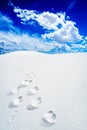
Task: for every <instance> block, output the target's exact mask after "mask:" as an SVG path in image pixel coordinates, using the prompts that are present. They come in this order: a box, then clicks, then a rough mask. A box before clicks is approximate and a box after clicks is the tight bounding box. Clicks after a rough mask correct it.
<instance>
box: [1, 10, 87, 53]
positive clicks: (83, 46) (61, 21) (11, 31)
mask: <svg viewBox="0 0 87 130" xmlns="http://www.w3.org/2000/svg"><path fill="white" fill-rule="evenodd" d="M15 9H16V10H15V13H18V17H20V16H21V14H20V13H19V12H20V9H19V8H15ZM21 12H22V10H21ZM26 12H27V10H26V11H24V13H25V21H26ZM27 14H28V17H27V20H28V21H29V20H30V19H33V20H36V21H37V22H38V23H39V24H40V26H42V27H43V28H46V29H47V30H49V32H48V33H44V34H43V35H42V38H40V37H37V36H31V34H30V35H29V33H27V32H20V31H18V28H17V27H16V26H14V22H13V21H12V20H11V19H10V18H9V17H7V16H4V15H2V14H0V15H1V17H0V22H2V23H4V24H2V26H3V27H2V29H1V26H0V54H3V53H7V52H12V51H20V50H27V51H38V52H45V53H50V54H52V53H54V54H55V53H66V52H78V51H79V52H83V51H86V52H87V37H85V38H84V39H83V38H82V36H80V34H79V33H78V32H79V31H78V28H76V27H75V22H72V21H70V20H67V19H66V18H65V13H57V14H54V13H50V12H43V13H41V14H39V13H37V12H35V11H33V10H31V11H28V12H27ZM52 18H53V19H52ZM20 19H21V20H22V17H20ZM43 20H44V21H45V22H44V21H43ZM22 22H24V21H23V20H22ZM46 23H47V24H46ZM52 23H53V25H52ZM28 24H29V23H28ZM6 26H7V27H8V29H6ZM32 26H33V24H32ZM4 28H5V29H6V30H8V31H6V30H4ZM51 29H53V30H54V31H53V32H51V31H50V30H51ZM46 39H50V40H46ZM78 41H80V42H78ZM69 42H70V43H69ZM77 42H78V43H77Z"/></svg>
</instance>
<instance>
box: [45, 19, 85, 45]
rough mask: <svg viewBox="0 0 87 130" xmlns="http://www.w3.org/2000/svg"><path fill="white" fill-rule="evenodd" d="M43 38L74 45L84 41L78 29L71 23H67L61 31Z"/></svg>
mask: <svg viewBox="0 0 87 130" xmlns="http://www.w3.org/2000/svg"><path fill="white" fill-rule="evenodd" d="M43 38H48V39H51V40H54V41H57V42H60V43H74V42H78V41H80V40H82V36H80V34H79V31H78V28H76V27H75V26H74V23H73V22H71V21H66V23H65V24H64V25H63V27H62V28H61V29H60V30H56V31H54V32H52V33H48V34H44V35H43Z"/></svg>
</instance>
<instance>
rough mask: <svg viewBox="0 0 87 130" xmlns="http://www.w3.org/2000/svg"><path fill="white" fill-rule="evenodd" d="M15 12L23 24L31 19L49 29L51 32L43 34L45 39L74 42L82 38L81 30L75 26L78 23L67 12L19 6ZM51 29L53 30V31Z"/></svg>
mask: <svg viewBox="0 0 87 130" xmlns="http://www.w3.org/2000/svg"><path fill="white" fill-rule="evenodd" d="M14 12H15V13H16V14H17V17H19V18H20V19H21V23H22V24H29V23H30V22H29V21H30V20H31V21H33V20H35V21H36V22H38V24H39V25H40V26H42V27H43V29H47V30H48V32H49V33H48V32H47V33H44V34H43V35H42V37H43V38H45V39H49V40H52V41H57V42H59V43H74V42H79V41H80V40H82V36H81V35H80V34H79V30H78V28H77V27H76V26H75V25H76V23H75V22H73V21H71V20H69V19H68V18H67V16H66V14H65V13H56V14H54V13H51V12H42V13H38V12H36V11H34V10H26V9H20V8H18V7H14ZM50 30H53V32H51V31H50Z"/></svg>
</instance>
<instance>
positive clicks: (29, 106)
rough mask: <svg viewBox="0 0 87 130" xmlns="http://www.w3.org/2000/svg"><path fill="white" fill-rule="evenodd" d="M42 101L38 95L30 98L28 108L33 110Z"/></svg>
mask: <svg viewBox="0 0 87 130" xmlns="http://www.w3.org/2000/svg"><path fill="white" fill-rule="evenodd" d="M41 103H42V98H41V97H38V98H37V99H33V100H31V102H30V104H29V105H28V106H27V109H28V110H35V109H37V108H39V107H40V104H41Z"/></svg>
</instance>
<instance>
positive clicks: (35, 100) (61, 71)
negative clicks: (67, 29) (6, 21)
mask: <svg viewBox="0 0 87 130" xmlns="http://www.w3.org/2000/svg"><path fill="white" fill-rule="evenodd" d="M45 129H46V130H48V129H49V130H87V54H86V53H82V54H81V53H77V54H75V53H74V54H55V55H47V54H42V53H38V52H22V51H20V52H13V53H9V54H5V55H0V130H45Z"/></svg>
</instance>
